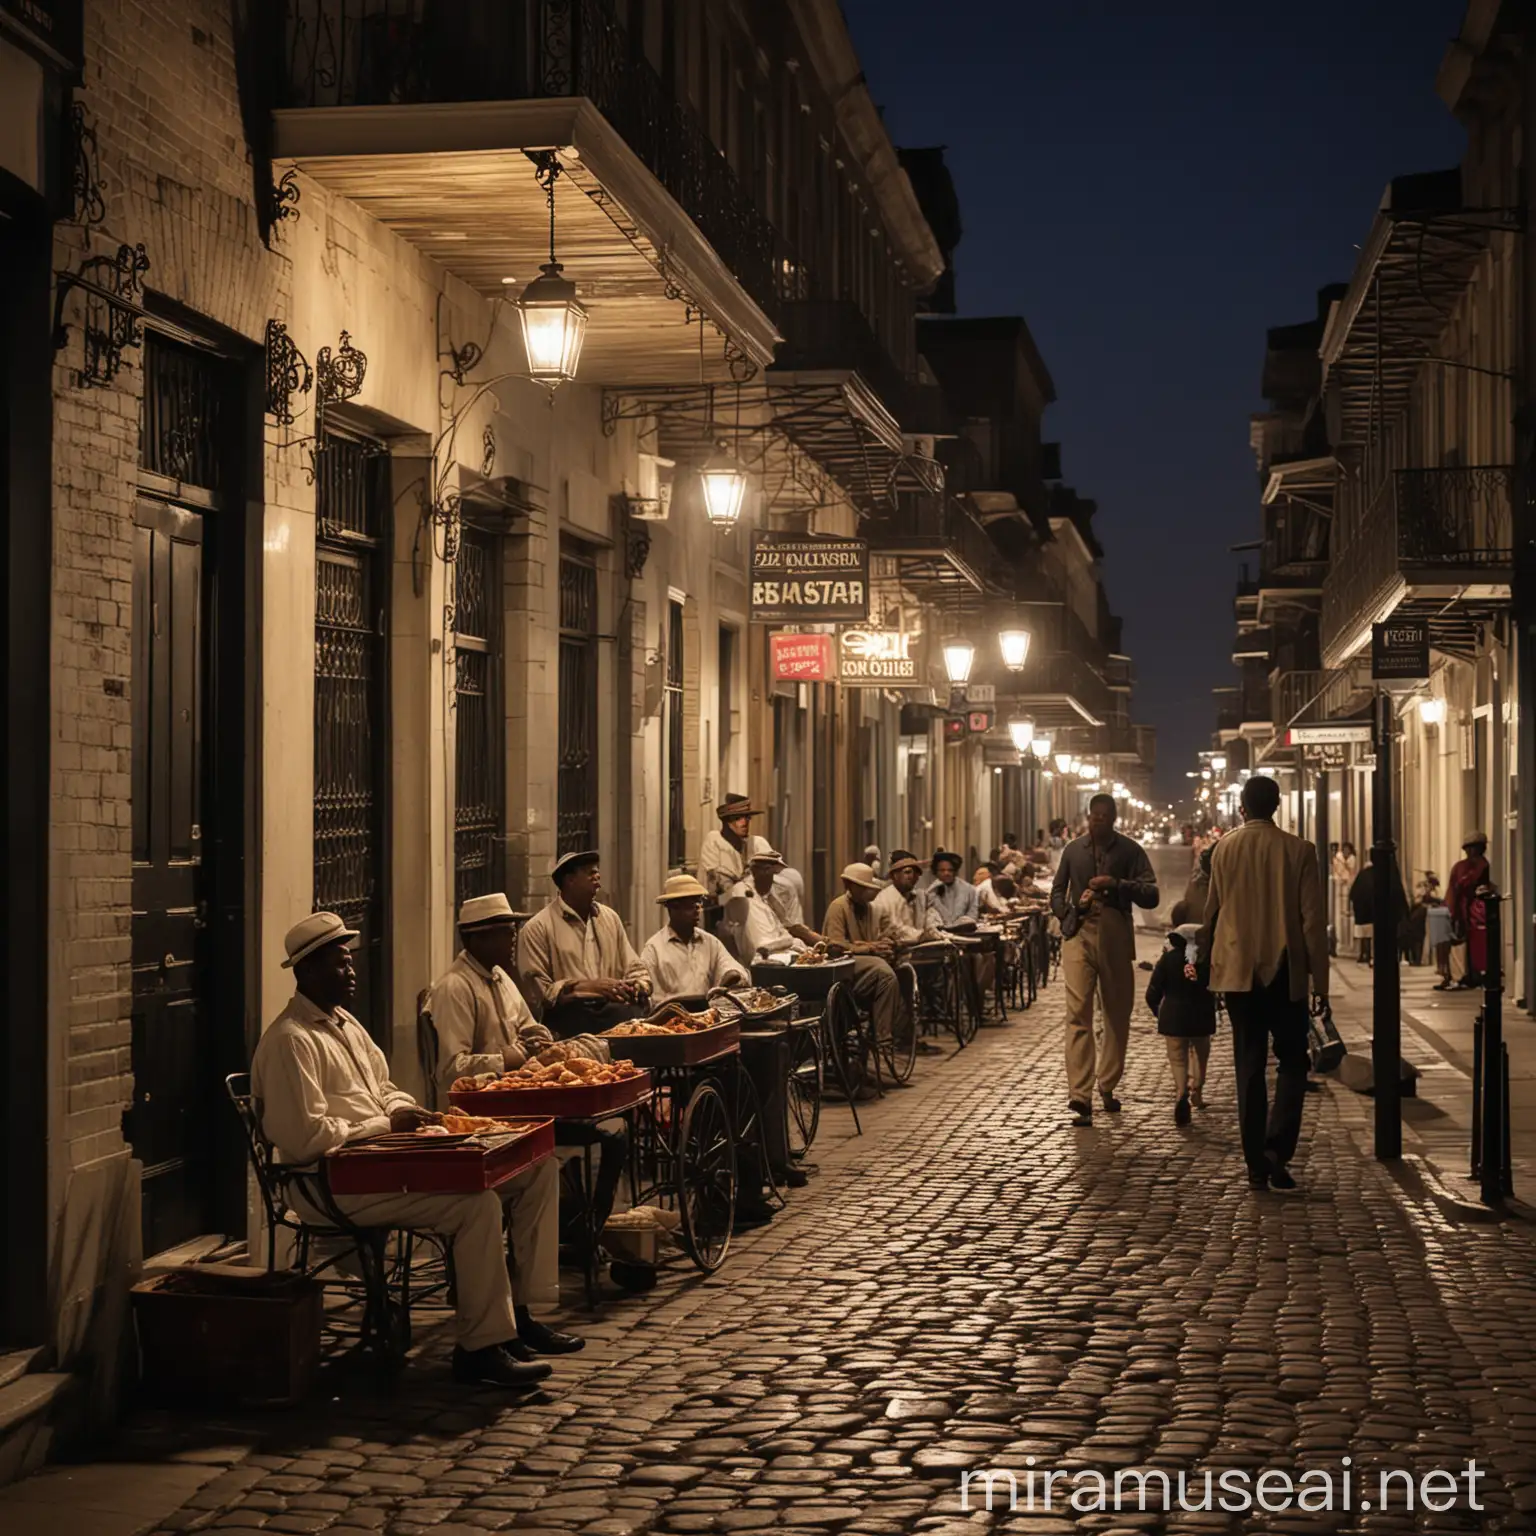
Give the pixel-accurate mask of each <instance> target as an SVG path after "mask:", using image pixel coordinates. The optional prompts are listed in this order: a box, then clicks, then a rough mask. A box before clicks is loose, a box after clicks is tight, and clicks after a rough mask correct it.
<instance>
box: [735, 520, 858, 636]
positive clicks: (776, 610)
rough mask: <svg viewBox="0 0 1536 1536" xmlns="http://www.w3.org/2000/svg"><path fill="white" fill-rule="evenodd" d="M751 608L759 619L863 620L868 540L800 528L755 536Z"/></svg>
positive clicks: (763, 621) (789, 621) (771, 621)
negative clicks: (827, 535)
mask: <svg viewBox="0 0 1536 1536" xmlns="http://www.w3.org/2000/svg"><path fill="white" fill-rule="evenodd" d="M751 570H752V577H751V580H752V588H751V612H752V618H753V620H754V621H755V622H757V623H760V624H794V623H805V624H835V623H842V624H862V623H863V622H864V620H865V619H867V618H868V617H869V545H868V544H867V543H865V541H864V540H863V539H838V538H819V537H815V536H813V535H808V534H801V533H754V534H753V535H752V567H751Z"/></svg>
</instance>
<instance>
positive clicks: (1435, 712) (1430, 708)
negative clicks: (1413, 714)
mask: <svg viewBox="0 0 1536 1536" xmlns="http://www.w3.org/2000/svg"><path fill="white" fill-rule="evenodd" d="M1419 719H1420V720H1422V721H1423V722H1424V724H1425V725H1443V724H1444V723H1445V700H1444V699H1420V700H1419Z"/></svg>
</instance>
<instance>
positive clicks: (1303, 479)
mask: <svg viewBox="0 0 1536 1536" xmlns="http://www.w3.org/2000/svg"><path fill="white" fill-rule="evenodd" d="M1338 475H1339V461H1338V460H1337V459H1336V458H1335V457H1334V456H1333V455H1332V454H1331V453H1330V454H1326V455H1324V456H1323V457H1321V458H1316V459H1292V460H1290V462H1288V463H1285V464H1274V465H1271V466H1270V471H1269V479H1268V480H1267V481H1265V483H1264V494H1263V495H1262V496H1261V497H1260V498H1259V500H1260V502H1261V503H1262V504H1263V505H1264V506H1266V507H1267V506H1271V505H1273V504H1274V503H1275V502H1276V501H1278V500H1279V499H1280V498H1281V497H1282V496H1284V497H1288V498H1289V499H1290V500H1292V501H1299V502H1302V503H1304V504H1305V505H1307V506H1309V507H1311V508H1312V509H1313V510H1314V511H1316V512H1319V513H1321V514H1322V515H1323V516H1324V517H1328V516H1331V515H1332V513H1333V494H1334V490H1335V488H1336V486H1337V484H1338Z"/></svg>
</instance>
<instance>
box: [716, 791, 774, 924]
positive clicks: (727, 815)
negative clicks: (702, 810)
mask: <svg viewBox="0 0 1536 1536" xmlns="http://www.w3.org/2000/svg"><path fill="white" fill-rule="evenodd" d="M762 814H763V813H762V811H760V810H758V809H757V807H756V806H754V805H753V804H752V802H751V801H750V800H749V799H748V798H747V797H746V796H745V795H727V796H726V797H725V801H724V803H723V804H721V805H717V806H716V807H715V815H717V816H718V817H719V818H720V830H719V831H718V832H706V833H705V834H704V846H703V847H702V848H701V849H700V850H699V872H700V873H701V874H702V875H703V877H704V885H705V887H706V889H707V890H708V892H709V894H710V896H711V897H713V898H715V899H716V900H723V899H724V897H725V893H726V892H727V891H729V890H730V889H731V887H732V886H734V885H735V884H736V883H737V882H738V881H740V880H743V879H745V878H746V873H747V860H748V858H749V857H750V856H751V854H753V853H754V852H757V851H759V850H760V849H763V848H766V847H767V846H768V842H767V839H765V838H761V837H753V836H752V835H751V832H752V823H753V821H754V820H755V819H756V818H757V817H759V816H761V815H762Z"/></svg>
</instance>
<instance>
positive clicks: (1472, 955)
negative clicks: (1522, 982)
mask: <svg viewBox="0 0 1536 1536" xmlns="http://www.w3.org/2000/svg"><path fill="white" fill-rule="evenodd" d="M1461 851H1462V853H1463V854H1465V855H1466V857H1465V858H1460V859H1457V861H1456V862H1455V863H1454V864H1453V865H1452V866H1451V878H1450V882H1449V884H1448V885H1447V886H1446V892H1445V901H1446V905H1447V906H1448V907H1449V908H1450V909H1451V925H1452V927H1453V928H1454V930H1455V933H1454V940H1453V941H1454V942H1455V943H1457V944H1465V945H1466V947H1467V957H1466V958H1467V964H1466V974H1465V975H1464V976H1463V977H1462V978H1461V983H1460V985H1461V986H1463V987H1480V986H1482V984H1483V972H1484V970H1486V969H1487V966H1488V927H1487V909H1486V908H1485V906H1484V905H1483V903H1482V902H1481V901H1479V900H1478V899H1477V893H1478V891H1479V890H1480V889H1481V888H1482V887H1483V886H1485V885H1487V884H1488V876H1489V864H1488V834H1487V833H1486V832H1468V833H1467V835H1466V836H1465V837H1464V838H1462V840H1461Z"/></svg>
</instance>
